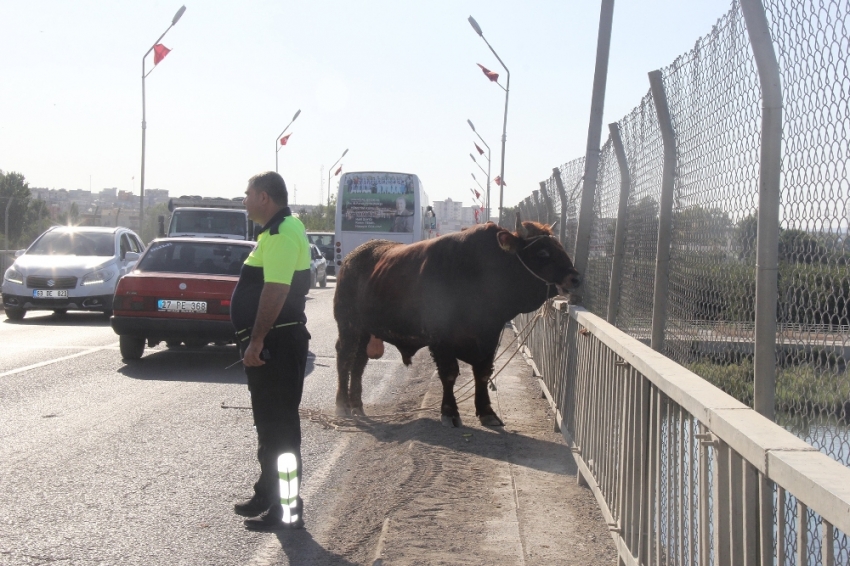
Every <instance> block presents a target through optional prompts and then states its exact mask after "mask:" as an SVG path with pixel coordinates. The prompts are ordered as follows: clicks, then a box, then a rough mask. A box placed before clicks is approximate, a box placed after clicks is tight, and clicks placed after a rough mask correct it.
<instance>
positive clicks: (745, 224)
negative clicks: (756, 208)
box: [735, 213, 759, 262]
mask: <svg viewBox="0 0 850 566" xmlns="http://www.w3.org/2000/svg"><path fill="white" fill-rule="evenodd" d="M757 214H758V213H753V214H749V215H747V216H746V217H744V218H742V219H741V220H739V221H738V224H737V226H736V230H735V231H736V240H737V243H738V259H742V260H744V261H747V262H755V260H756V241H757V240H758V228H759V220H758V216H757Z"/></svg>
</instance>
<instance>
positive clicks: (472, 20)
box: [468, 16, 484, 37]
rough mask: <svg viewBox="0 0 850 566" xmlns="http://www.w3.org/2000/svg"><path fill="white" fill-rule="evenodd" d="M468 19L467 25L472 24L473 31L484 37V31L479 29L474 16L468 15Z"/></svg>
mask: <svg viewBox="0 0 850 566" xmlns="http://www.w3.org/2000/svg"><path fill="white" fill-rule="evenodd" d="M468 20H469V25H471V26H472V29H474V30H475V33H477V34H478V35H480V36H481V37H484V32H482V31H481V26H479V25H478V22H476V21H475V18H473V17H472V16H469V18H468Z"/></svg>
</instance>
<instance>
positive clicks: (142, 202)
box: [139, 6, 186, 233]
mask: <svg viewBox="0 0 850 566" xmlns="http://www.w3.org/2000/svg"><path fill="white" fill-rule="evenodd" d="M185 11H186V6H180V9H179V10H177V13H176V14H174V17H173V18H171V25H170V26H168V28H167V29H166V30H165V31H164V32H162V35H161V36H159V39H157V40H156V41H154V42H153V45H151V48H150V49H148V50H147V51H146V52H145V55H144V57H142V179H141V185H140V188H139V232H140V233H141V230H142V226H143V224H144V220H145V130H147V122H146V121H145V77H147V76H148V75H147V74H145V59H147V57H148V55H149V54H150V52H151V51H153V49H154V47H156V46H157V45H158V44H159V42H160V41H162V38H163V37H165V34H167V33H168V30H170V29H171V28H173V27H174V26H175V24H177V22H178V21H179V20H180V18H181V17H182V16H183V12H185ZM154 67H156V65H154ZM151 71H153V69H151ZM148 74H149V73H148Z"/></svg>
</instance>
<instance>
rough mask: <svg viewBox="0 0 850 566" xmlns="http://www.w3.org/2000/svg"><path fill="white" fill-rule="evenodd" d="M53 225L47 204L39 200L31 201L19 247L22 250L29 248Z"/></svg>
mask: <svg viewBox="0 0 850 566" xmlns="http://www.w3.org/2000/svg"><path fill="white" fill-rule="evenodd" d="M52 225H53V221H52V220H51V218H50V209H48V208H47V203H46V202H44V201H43V200H41V199H39V198H37V199H31V200H30V202H29V207H28V208H27V213H26V222H24V228H23V230H22V232H21V237H20V240H19V241H18V245H19V246H20V247H22V248H23V247H27V246H29V245H30V244H31V243H32V242H34V241H35V239H36V238H38V237H39V236H40V235H41V234H42V232H44V231H45V230H47V229H48V228H50V226H52Z"/></svg>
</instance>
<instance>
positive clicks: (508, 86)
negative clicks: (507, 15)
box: [469, 16, 511, 226]
mask: <svg viewBox="0 0 850 566" xmlns="http://www.w3.org/2000/svg"><path fill="white" fill-rule="evenodd" d="M469 25H471V26H472V29H474V30H475V33H477V34H478V36H479V37H481V39H483V40H484V43H486V44H487V47H489V48H490V51H492V52H493V55H495V56H496V59H498V60H499V64H500V65H501V66H502V68H503V69H504V70H505V73H507V74H508V78H507V80H506V82H505V86H504V87H503V90H504V91H505V118H504V120H503V121H502V163H501V166H500V171H499V226H501V225H502V208H503V205H504V197H505V140H507V131H508V93H509V92H510V90H511V72H510V71H509V70H508V68H507V67H506V66H505V63H504V61H502V58H501V57H499V54H498V53H496V50H495V49H493V46H492V45H490V42H489V41H487V38H486V37H484V32H482V31H481V26H479V25H478V22H476V21H475V18H473V17H472V16H469ZM496 84H498V83H496ZM499 86H502V85H499ZM470 125H472V124H470ZM482 141H483V140H482ZM487 180H488V181H489V177H488V179H487ZM487 204H488V206H489V204H490V203H489V201H488V203H487Z"/></svg>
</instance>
